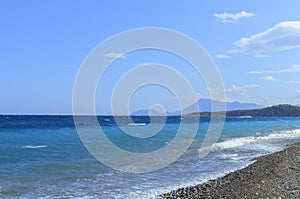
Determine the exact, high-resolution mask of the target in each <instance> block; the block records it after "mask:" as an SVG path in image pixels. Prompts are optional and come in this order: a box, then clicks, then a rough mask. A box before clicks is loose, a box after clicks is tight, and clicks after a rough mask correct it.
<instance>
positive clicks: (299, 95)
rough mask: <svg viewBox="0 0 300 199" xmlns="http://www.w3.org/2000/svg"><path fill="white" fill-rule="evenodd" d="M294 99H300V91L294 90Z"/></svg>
mask: <svg viewBox="0 0 300 199" xmlns="http://www.w3.org/2000/svg"><path fill="white" fill-rule="evenodd" d="M296 97H297V98H300V90H296Z"/></svg>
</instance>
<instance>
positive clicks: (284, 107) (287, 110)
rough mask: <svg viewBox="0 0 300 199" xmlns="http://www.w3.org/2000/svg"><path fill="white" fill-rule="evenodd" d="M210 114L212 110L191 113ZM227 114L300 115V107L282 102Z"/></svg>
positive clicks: (241, 115) (239, 115)
mask: <svg viewBox="0 0 300 199" xmlns="http://www.w3.org/2000/svg"><path fill="white" fill-rule="evenodd" d="M199 114H201V115H210V114H211V113H210V112H205V113H199V112H198V113H192V114H190V115H199ZM226 116H234V117H236V116H238V117H243V116H255V117H300V107H299V106H292V105H289V104H280V105H276V106H271V107H266V108H262V109H251V110H234V111H227V112H226Z"/></svg>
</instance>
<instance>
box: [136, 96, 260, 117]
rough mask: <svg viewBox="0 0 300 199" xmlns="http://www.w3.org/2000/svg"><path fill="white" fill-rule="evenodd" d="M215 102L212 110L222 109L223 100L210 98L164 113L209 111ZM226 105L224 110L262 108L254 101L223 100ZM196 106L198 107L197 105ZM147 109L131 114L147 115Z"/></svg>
mask: <svg viewBox="0 0 300 199" xmlns="http://www.w3.org/2000/svg"><path fill="white" fill-rule="evenodd" d="M212 102H213V103H214V104H215V109H214V111H222V109H221V107H222V106H223V103H224V102H219V101H215V100H211V99H200V100H198V102H196V103H195V104H192V105H191V106H189V107H187V108H185V109H183V110H182V111H176V112H172V113H169V112H167V113H166V115H168V116H170V115H180V114H189V113H194V112H199V111H200V112H211V111H212V108H211V103H212ZM225 105H226V111H231V110H248V109H258V108H263V107H264V106H262V105H258V104H255V103H241V102H225ZM197 106H198V107H197ZM149 111H150V110H149V109H144V110H139V111H135V112H133V113H132V114H131V115H136V116H138V115H148V114H149ZM151 115H163V114H161V113H158V112H156V111H153V110H151Z"/></svg>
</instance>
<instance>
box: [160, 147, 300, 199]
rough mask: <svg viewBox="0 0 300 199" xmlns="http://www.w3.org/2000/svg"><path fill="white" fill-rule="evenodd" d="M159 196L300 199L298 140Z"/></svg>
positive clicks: (299, 153)
mask: <svg viewBox="0 0 300 199" xmlns="http://www.w3.org/2000/svg"><path fill="white" fill-rule="evenodd" d="M161 198H300V143H297V144H293V145H292V146H289V147H288V148H286V149H285V150H283V151H279V152H276V153H273V154H270V155H266V156H263V157H259V158H257V159H256V162H255V163H253V164H251V165H249V166H248V167H246V168H244V169H241V170H238V171H236V172H233V173H230V174H227V175H226V176H224V177H221V178H218V179H216V180H210V181H208V182H207V183H204V184H201V185H197V186H191V187H186V188H181V189H178V190H174V191H171V192H170V193H166V194H163V195H161Z"/></svg>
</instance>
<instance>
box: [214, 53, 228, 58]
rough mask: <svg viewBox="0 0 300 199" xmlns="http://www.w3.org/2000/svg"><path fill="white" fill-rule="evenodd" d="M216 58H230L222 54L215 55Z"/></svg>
mask: <svg viewBox="0 0 300 199" xmlns="http://www.w3.org/2000/svg"><path fill="white" fill-rule="evenodd" d="M216 57H217V58H219V59H228V58H230V57H229V56H228V55H223V54H219V55H216Z"/></svg>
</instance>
